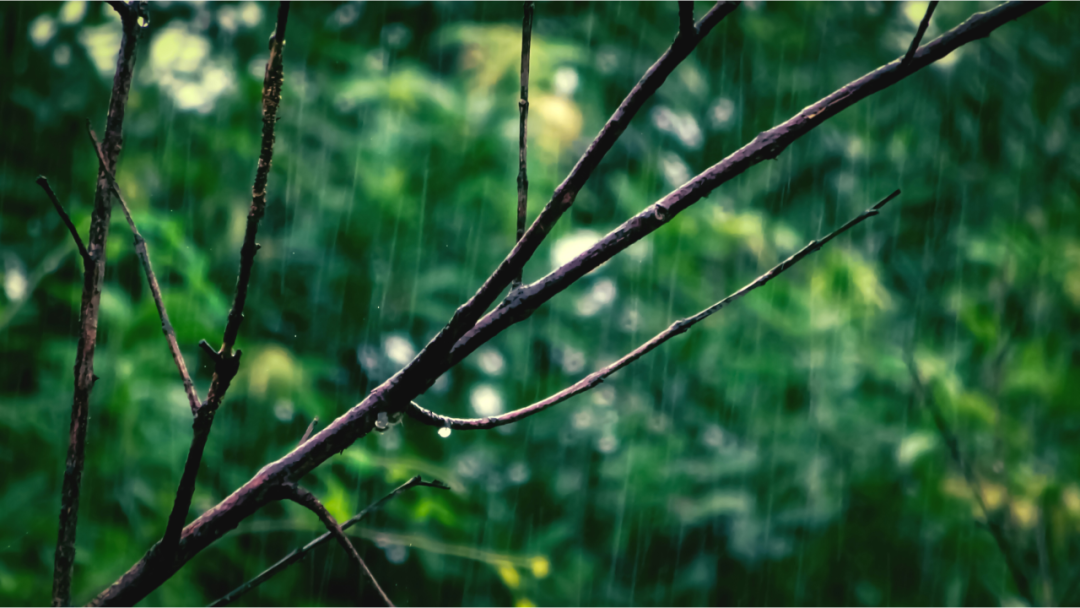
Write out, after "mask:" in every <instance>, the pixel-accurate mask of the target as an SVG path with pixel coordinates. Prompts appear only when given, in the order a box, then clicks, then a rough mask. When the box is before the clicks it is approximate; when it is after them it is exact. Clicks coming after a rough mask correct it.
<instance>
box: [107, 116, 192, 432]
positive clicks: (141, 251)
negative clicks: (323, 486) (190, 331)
mask: <svg viewBox="0 0 1080 608" xmlns="http://www.w3.org/2000/svg"><path fill="white" fill-rule="evenodd" d="M86 132H87V134H88V135H89V136H90V143H91V144H93V146H94V152H95V153H97V157H98V162H100V163H101V167H102V171H103V172H104V173H105V175H106V177H108V179H109V185H110V186H112V189H113V193H114V194H116V200H118V201H120V208H121V209H122V210H123V211H124V218H125V219H127V223H128V226H130V227H131V233H132V235H133V236H134V239H135V253H136V254H137V255H138V256H139V260H140V261H141V262H142V267H143V274H145V275H146V282H147V283H149V284H150V293H151V295H153V297H154V305H156V306H157V310H158V317H159V318H160V319H161V331H162V332H163V333H164V334H165V340H166V341H167V342H168V343H169V351H170V352H172V356H173V361H174V362H175V363H176V369H177V370H178V371H179V372H180V380H182V381H183V383H184V392H185V393H187V397H188V403H189V404H190V405H191V414H192V415H194V414H195V413H196V412H198V411H199V407H200V403H199V395H198V394H196V392H195V384H194V383H193V382H192V381H191V375H190V374H188V369H187V364H186V363H184V355H183V354H182V353H181V352H180V345H179V344H177V342H176V330H174V329H173V326H172V323H170V322H169V313H168V312H166V311H165V300H164V299H162V297H161V286H160V285H158V280H157V276H156V275H155V274H154V268H153V267H152V266H151V265H150V253H149V252H148V251H147V250H146V239H144V238H143V236H142V234H140V233H139V229H138V228H136V227H135V220H134V219H132V217H131V208H130V207H128V204H127V201H125V200H124V197H123V195H121V194H120V184H117V183H116V176H115V175H113V174H112V172H111V171H109V170H108V169H107V168H105V155H104V154H103V153H102V152H101V146H99V145H98V140H97V137H96V136H95V135H94V130H93V129H92V128H90V123H89V122H87V123H86Z"/></svg>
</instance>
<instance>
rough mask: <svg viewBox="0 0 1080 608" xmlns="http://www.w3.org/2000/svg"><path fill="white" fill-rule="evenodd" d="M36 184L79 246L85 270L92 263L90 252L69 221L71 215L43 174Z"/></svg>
mask: <svg viewBox="0 0 1080 608" xmlns="http://www.w3.org/2000/svg"><path fill="white" fill-rule="evenodd" d="M37 185H39V186H41V189H42V190H44V191H45V195H46V196H48V197H49V200H50V201H52V204H53V208H55V209H56V214H57V215H59V216H60V221H62V222H64V225H65V226H67V229H68V232H70V233H71V238H72V239H74V240H75V246H76V247H78V248H79V257H81V258H82V261H83V270H84V271H85V270H86V268H87V267H88V266H90V265H91V264H93V263H94V261H93V260H92V259H90V254H89V253H87V252H86V245H83V242H82V238H81V237H79V231H78V230H77V229H76V228H75V224H74V223H72V221H71V216H69V215H68V214H67V211H64V206H63V205H61V204H60V199H58V198H56V193H55V192H53V189H52V186H50V185H49V180H48V179H47V178H46V177H45V176H44V175H39V176H38V178H37Z"/></svg>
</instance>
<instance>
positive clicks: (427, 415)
mask: <svg viewBox="0 0 1080 608" xmlns="http://www.w3.org/2000/svg"><path fill="white" fill-rule="evenodd" d="M899 195H900V191H899V190H896V191H895V192H893V193H892V194H890V195H889V196H887V197H885V198H884V199H882V200H881V201H880V202H878V203H877V204H875V205H874V206H873V207H870V208H869V209H867V210H866V211H863V212H862V213H860V214H859V215H857V216H855V217H854V218H852V219H851V220H849V221H848V222H847V223H846V224H844V225H843V226H841V227H839V228H837V229H836V230H834V231H832V232H830V233H829V234H827V235H825V236H824V237H822V238H821V239H820V240H816V241H810V244H808V245H807V246H806V247H803V248H802V249H800V250H799V251H797V252H795V253H794V254H793V255H792V256H791V257H789V258H788V259H786V260H784V261H783V262H780V263H779V264H777V265H776V266H773V267H772V268H771V269H770V270H769V271H768V272H766V273H765V274H763V275H761V276H760V277H758V278H756V279H754V281H753V282H751V283H749V284H748V285H746V286H745V287H743V288H742V289H740V290H738V291H736V292H735V293H733V294H731V295H729V296H728V297H726V298H724V299H723V300H720V301H719V302H717V303H716V304H713V305H712V306H710V307H708V308H706V309H705V310H703V311H701V312H699V313H697V314H696V315H694V316H692V317H687V318H685V319H679V320H678V321H675V322H674V323H672V324H671V326H670V327H668V328H667V329H665V330H664V331H662V332H660V333H658V334H656V335H655V336H653V337H652V339H650V340H649V341H648V342H646V343H644V344H642V345H641V346H639V347H637V348H635V349H634V350H633V351H631V352H630V353H629V354H627V355H626V356H624V357H623V358H621V359H619V360H618V361H616V362H614V363H612V364H611V365H608V366H607V367H604V368H603V369H599V370H597V371H595V372H593V373H591V374H589V375H588V376H585V377H584V378H582V379H581V380H579V381H578V382H577V383H575V384H574V385H572V386H570V387H568V388H565V389H563V390H561V391H559V392H558V393H555V394H554V395H552V396H550V397H548V398H547V399H544V400H542V401H537V402H536V403H534V404H532V405H528V406H525V407H522V408H519V409H516V410H514V411H512V412H507V413H505V414H501V415H499V416H489V417H487V418H449V417H447V416H443V415H440V414H436V413H435V412H432V411H431V410H428V409H425V408H423V407H421V406H419V405H417V404H416V403H411V404H410V406H409V408H408V409H406V410H405V411H406V413H408V414H409V416H410V417H411V418H413V419H414V420H418V421H420V422H423V423H424V424H428V425H431V426H438V427H450V428H451V429H459V430H479V429H491V428H495V427H497V426H503V425H504V424H510V423H513V422H518V421H519V420H523V419H525V418H528V417H529V416H532V415H533V414H537V413H539V412H542V411H543V410H546V409H547V408H549V407H552V406H553V405H556V404H559V403H562V402H563V401H566V400H567V399H569V398H570V397H573V396H574V395H579V394H581V393H584V392H585V391H588V390H591V389H593V388H595V387H597V386H599V385H600V383H601V382H603V381H604V380H605V379H606V378H607V377H608V376H610V375H611V374H614V373H615V372H617V371H619V370H620V369H622V368H624V367H626V366H627V365H630V364H631V363H633V362H634V361H637V360H638V359H640V358H641V357H642V356H644V355H645V354H646V353H648V352H650V351H652V350H653V349H655V348H656V347H658V346H660V345H661V344H663V343H664V342H667V341H668V340H670V339H672V338H674V337H675V336H677V335H679V334H682V333H684V332H686V331H687V330H689V329H690V328H691V327H693V326H694V325H697V324H698V323H700V322H701V321H704V320H705V319H706V318H708V317H709V316H711V315H712V314H713V313H716V312H717V311H719V310H720V309H722V308H724V307H725V306H727V305H728V304H730V303H732V302H734V301H735V300H737V299H739V298H741V297H743V296H744V295H746V294H748V293H750V292H751V291H753V290H755V289H757V288H758V287H761V286H763V285H765V284H766V283H768V282H769V281H771V280H772V279H774V278H776V277H777V276H779V275H780V273H782V272H784V271H785V270H787V269H788V268H791V267H792V266H794V265H795V264H797V263H798V262H799V261H800V260H802V259H803V258H805V257H806V256H808V255H810V254H811V253H814V252H815V251H817V250H818V249H821V248H822V247H823V246H824V245H825V244H826V243H828V242H829V241H831V240H833V239H834V238H836V237H837V236H838V235H840V234H843V233H844V232H845V231H847V230H848V229H850V228H851V227H852V226H855V225H856V224H859V223H861V222H862V221H864V220H866V219H869V218H871V217H874V216H875V215H877V214H878V213H879V212H880V210H881V208H882V207H884V206H885V204H886V203H888V202H889V201H891V200H892V199H894V198H895V197H897V196H899Z"/></svg>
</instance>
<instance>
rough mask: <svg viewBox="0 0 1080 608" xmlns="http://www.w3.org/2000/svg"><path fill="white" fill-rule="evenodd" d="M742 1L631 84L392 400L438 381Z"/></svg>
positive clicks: (390, 388)
mask: <svg viewBox="0 0 1080 608" xmlns="http://www.w3.org/2000/svg"><path fill="white" fill-rule="evenodd" d="M737 6H738V3H737V2H718V3H717V4H716V5H715V6H714V7H713V8H712V9H711V10H710V11H709V12H708V13H706V14H705V16H704V17H702V18H701V21H699V22H698V23H697V25H696V26H695V30H694V35H693V36H685V37H676V39H675V42H674V43H673V44H672V45H671V47H670V48H668V50H667V51H666V52H664V54H663V55H661V57H660V59H658V60H657V61H656V63H654V64H653V65H652V67H650V68H649V69H648V71H646V72H645V75H644V76H643V77H642V78H641V80H640V81H639V82H638V83H637V84H636V85H635V86H634V88H633V89H631V91H630V93H629V94H628V95H627V96H626V99H624V100H623V102H622V103H621V104H620V105H619V107H618V108H617V109H616V110H615V113H614V114H612V115H611V118H610V119H608V121H607V123H606V124H605V125H604V128H603V129H601V130H600V133H599V134H598V135H597V136H596V139H594V140H593V142H592V143H591V144H589V147H588V149H587V150H586V151H585V153H584V154H583V155H582V157H581V159H579V160H578V162H577V164H576V165H574V168H573V169H572V170H571V171H570V175H569V176H567V178H566V179H565V180H564V181H563V182H562V183H561V184H559V186H558V187H557V188H556V189H555V193H554V194H553V195H552V197H551V200H550V201H549V202H548V204H547V205H546V206H544V208H543V210H541V211H540V215H539V216H537V218H536V219H535V220H534V221H533V223H532V225H531V226H529V229H528V230H526V231H525V234H524V235H523V236H522V237H521V240H519V241H518V242H517V244H516V245H515V246H514V248H513V250H511V251H510V253H509V255H507V256H506V258H505V259H503V261H502V262H501V263H500V264H499V266H498V267H497V268H496V269H495V271H494V272H492V274H491V276H490V277H488V279H487V280H486V281H484V284H483V285H482V286H481V287H480V289H479V290H478V291H477V292H476V294H475V295H473V297H472V298H470V299H469V301H468V302H466V303H465V304H463V305H461V307H460V308H458V309H457V310H456V311H454V314H453V316H452V317H451V318H450V321H449V322H448V323H447V324H446V326H445V327H443V328H442V330H440V331H439V333H438V334H437V335H436V336H435V337H434V338H432V339H431V341H430V342H428V344H427V346H425V347H424V349H423V350H422V351H421V352H420V354H419V355H417V356H416V358H414V359H413V360H412V361H411V362H409V364H408V365H406V366H405V368H404V369H402V370H401V371H399V372H398V373H397V374H395V375H394V376H393V377H392V378H390V380H388V381H387V382H386V383H384V385H383V386H381V387H380V392H386V393H388V394H389V396H390V397H391V399H390V401H391V402H393V403H397V404H400V405H399V407H404V406H405V404H407V403H408V401H409V399H411V398H412V397H414V396H416V394H419V392H423V391H424V390H427V388H428V387H429V386H431V384H432V383H433V382H435V379H436V378H437V377H438V376H439V375H440V374H442V372H443V371H445V370H446V369H447V366H446V364H445V362H446V358H447V354H448V353H449V352H450V349H451V347H453V345H454V344H455V343H456V342H457V340H458V339H459V338H461V336H462V335H463V334H464V333H465V332H466V331H467V330H468V329H469V328H471V327H472V326H473V325H474V324H475V323H476V321H477V320H478V319H479V318H480V316H481V315H482V314H484V311H485V310H487V309H488V307H489V306H491V304H492V303H494V302H495V299H496V298H497V297H498V296H499V294H501V293H502V291H503V290H504V289H505V288H506V287H507V286H508V285H509V284H510V283H511V281H513V279H514V278H515V277H518V276H520V274H521V271H522V268H523V267H524V266H525V263H526V262H527V261H528V260H529V258H530V257H532V255H533V253H535V252H536V249H537V247H539V246H540V243H541V242H543V240H544V237H546V236H547V234H548V233H549V232H550V231H551V229H552V228H553V227H554V226H555V223H556V222H557V221H558V220H559V218H560V217H562V214H563V213H564V212H566V210H567V209H569V208H570V206H571V205H573V203H574V199H575V198H576V197H577V195H578V192H579V191H580V190H581V188H582V187H584V186H585V182H586V181H587V180H588V179H589V176H591V175H592V172H593V170H594V169H596V167H597V165H599V164H600V161H601V160H602V159H603V158H604V155H605V154H607V152H608V151H609V150H610V149H611V147H612V146H613V145H615V142H616V140H618V138H619V136H620V135H622V133H623V131H624V130H626V127H627V125H629V124H630V121H631V119H633V117H634V115H635V114H637V112H638V110H640V109H641V107H642V105H643V104H644V103H645V101H646V100H648V99H649V98H650V97H651V96H652V94H653V93H654V92H656V90H657V89H658V88H660V85H662V84H663V83H664V81H665V80H666V79H667V77H668V75H669V74H671V72H672V71H673V70H674V69H675V68H676V67H677V66H678V65H679V64H680V63H682V61H683V60H684V59H686V57H687V56H688V55H689V54H690V52H691V51H693V50H694V48H695V47H696V46H697V43H698V42H699V41H701V39H702V38H704V37H705V35H706V34H708V33H709V31H711V30H712V28H713V27H714V26H716V24H717V23H719V22H720V20H722V19H723V18H724V17H726V16H727V15H728V14H730V13H731V12H732V11H734V10H735V8H736V7H737ZM405 392H412V393H413V394H412V395H402V394H400V393H405Z"/></svg>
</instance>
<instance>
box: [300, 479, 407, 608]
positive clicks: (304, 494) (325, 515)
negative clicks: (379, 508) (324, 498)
mask: <svg viewBox="0 0 1080 608" xmlns="http://www.w3.org/2000/svg"><path fill="white" fill-rule="evenodd" d="M279 492H281V494H282V497H283V498H286V499H288V500H291V501H293V502H295V503H296V504H298V505H301V506H303V507H306V508H307V509H309V510H310V511H311V512H312V513H314V514H316V515H318V516H319V520H320V521H322V523H323V525H324V526H326V529H327V530H329V534H330V535H331V536H333V537H334V540H336V541H338V544H339V545H341V548H342V549H345V552H346V553H348V554H349V557H350V558H352V561H353V563H354V564H356V565H357V566H358V567H359V568H360V570H361V571H363V572H364V574H366V575H367V577H368V579H369V580H371V584H372V585H375V590H376V591H378V592H379V595H380V596H382V599H383V602H384V603H386V605H387V606H390V607H391V608H393V606H394V603H393V602H391V601H390V598H389V597H387V596H386V592H385V591H383V590H382V587H380V586H379V581H377V580H375V575H374V574H372V573H371V570H369V569H368V567H367V564H365V563H364V558H362V557H360V554H359V553H357V551H356V547H354V546H353V545H352V543H351V542H349V537H348V536H345V532H343V531H342V529H341V526H339V525H338V523H337V520H336V519H334V516H333V515H331V514H330V511H327V510H326V507H324V506H323V504H322V503H321V502H319V499H318V498H316V497H315V495H314V494H312V493H311V492H308V491H307V490H305V489H303V488H301V487H299V486H297V485H295V484H291V483H286V484H282V485H281V486H279Z"/></svg>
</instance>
